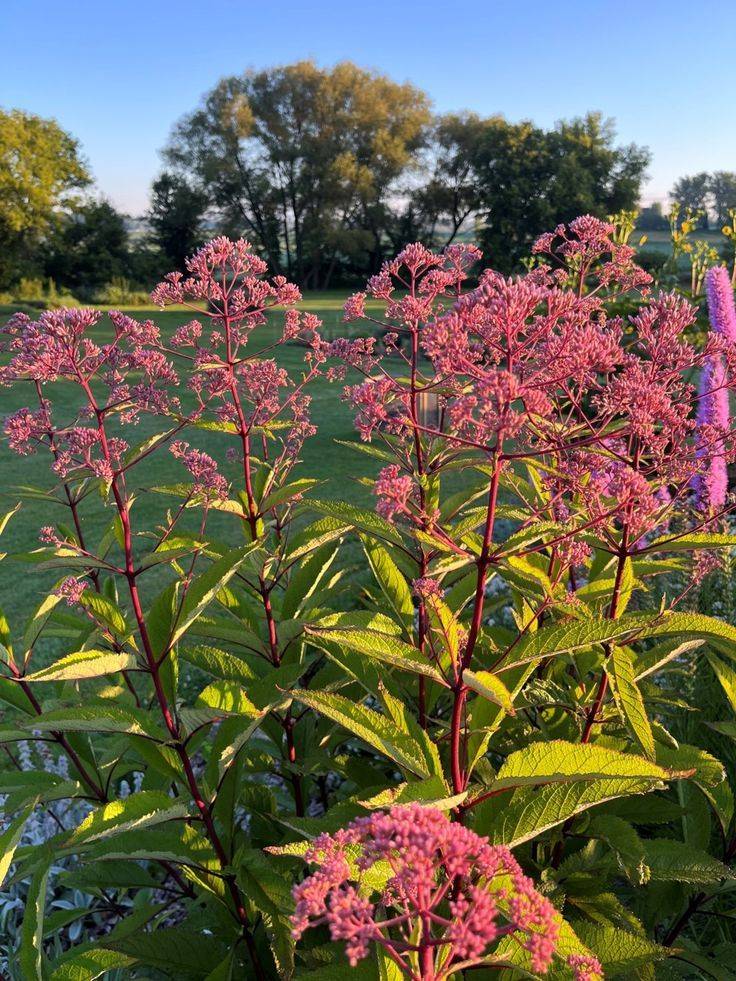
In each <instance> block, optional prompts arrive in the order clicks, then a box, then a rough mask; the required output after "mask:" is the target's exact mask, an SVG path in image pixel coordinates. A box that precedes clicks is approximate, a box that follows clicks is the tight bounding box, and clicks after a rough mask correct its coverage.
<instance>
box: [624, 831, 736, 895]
mask: <svg viewBox="0 0 736 981" xmlns="http://www.w3.org/2000/svg"><path fill="white" fill-rule="evenodd" d="M643 844H644V854H645V855H646V860H647V865H648V866H649V867H650V869H651V873H652V881H653V882H687V883H690V884H692V885H716V884H717V883H719V882H721V881H723V880H724V879H734V878H736V873H734V872H733V871H732V870H731V869H729V868H728V866H727V865H724V864H723V862H719V861H718V859H716V858H713V857H712V856H711V855H708V853H707V852H703V851H700V850H699V849H697V848H693V847H692V846H691V845H688V844H686V843H685V842H682V841H674V840H672V839H669V838H652V839H651V840H649V841H645V842H644V843H643Z"/></svg>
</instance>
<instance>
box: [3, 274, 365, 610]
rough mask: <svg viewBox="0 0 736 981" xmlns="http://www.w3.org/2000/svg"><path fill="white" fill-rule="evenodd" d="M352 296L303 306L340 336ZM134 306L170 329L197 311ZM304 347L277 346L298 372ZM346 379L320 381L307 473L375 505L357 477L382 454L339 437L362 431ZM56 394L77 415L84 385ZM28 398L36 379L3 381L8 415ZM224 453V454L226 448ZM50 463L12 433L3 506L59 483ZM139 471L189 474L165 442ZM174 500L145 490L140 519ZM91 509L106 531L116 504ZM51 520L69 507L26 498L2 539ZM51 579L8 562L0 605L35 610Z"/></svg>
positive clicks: (96, 527)
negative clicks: (356, 449) (30, 487)
mask: <svg viewBox="0 0 736 981" xmlns="http://www.w3.org/2000/svg"><path fill="white" fill-rule="evenodd" d="M344 299H345V294H344V293H338V292H335V293H334V294H333V293H328V294H325V295H319V296H318V297H310V296H307V298H306V299H305V300H304V301H303V303H302V304H301V307H302V308H303V309H309V310H310V311H313V312H314V313H316V314H318V315H319V316H320V317H321V318H322V319H323V321H324V324H325V332H326V334H327V335H328V336H330V337H335V336H339V335H345V334H349V333H350V332H351V325H349V324H343V323H341V318H342V304H343V302H344ZM9 312H10V311H9V310H8V309H7V308H0V321H1V322H4V321H5V319H7V315H8V313H9ZM126 312H127V313H129V314H130V315H131V316H133V317H138V318H145V317H146V316H150V317H151V318H152V319H155V320H156V322H157V323H158V324H159V325H160V327H161V328H162V331H163V332H164V334H166V335H170V334H171V333H172V332H173V330H174V329H175V328H176V327H178V326H179V325H180V324H182V323H185V322H186V321H187V320H190V319H191V317H192V314H191V312H187V311H184V310H172V311H169V310H167V311H166V312H164V313H162V312H161V311H160V310H158V308H154V307H151V308H150V310H147V309H146V308H141V307H136V308H134V309H129V310H126ZM282 317H283V313H280V314H279V313H276V314H274V315H273V316H272V317H271V319H270V322H269V324H268V325H267V326H264V327H263V328H259V334H260V337H261V338H262V340H263V342H264V344H267V343H269V342H270V341H273V340H275V339H276V337H277V332H278V333H280V329H281V327H280V324H281V318H282ZM98 337H99V338H100V339H101V337H102V332H101V331H100V332H98ZM258 346H259V347H260V346H261V345H260V344H259V345H258ZM303 355H304V349H303V348H301V347H299V346H297V345H293V344H289V345H285V346H283V347H281V348H279V349H278V350H277V352H276V358H277V360H278V361H279V363H280V364H282V365H283V366H284V367H285V368H287V369H290V370H291V371H294V372H296V371H298V370H299V366H300V364H301V362H302V359H303ZM269 356H270V355H269ZM356 378H357V376H356ZM342 387H343V386H342V383H336V384H330V383H328V382H326V381H322V380H319V381H318V382H317V383H316V384H315V385H314V386H313V387H312V400H313V402H312V415H313V419H314V421H315V422H316V424H317V426H318V427H319V432H318V435H317V436H315V437H314V438H313V439H311V440H309V441H308V442H307V443H306V445H305V447H304V453H303V463H302V465H301V468H300V469H301V471H302V472H303V473H304V474H309V476H310V477H317V478H319V479H320V480H323V481H324V485H323V486H322V487H320V488H318V491H317V493H318V494H319V495H320V496H324V497H333V498H341V499H343V500H351V501H356V502H357V501H360V502H362V503H364V504H367V505H368V506H372V503H371V495H370V492H369V491H368V490H367V489H366V488H365V487H363V486H361V485H360V484H359V483H357V479H358V478H360V477H362V476H368V475H370V474H373V473H375V470H376V467H375V464H376V461H375V460H372V459H371V458H370V457H367V456H365V455H364V454H360V453H353V452H350V451H348V450H346V449H345V448H343V447H341V446H339V445H338V444H337V443H336V440H354V439H355V438H356V434H355V430H354V428H353V424H352V413H351V411H350V409H349V408H348V407H347V406H346V405H345V404H344V403H343V402H342V400H341V397H340V396H341V393H342ZM49 394H50V396H51V397H52V399H53V401H54V403H55V405H56V407H57V418H59V419H60V420H61V419H63V420H64V421H65V422H69V421H71V420H72V418H73V417H74V414H75V411H76V409H75V397H76V390H75V389H74V388H73V387H72V386H69V385H54V386H49ZM25 405H30V406H33V393H32V391H31V389H30V386H29V387H28V388H26V387H25V386H20V387H18V388H14V389H5V388H0V418H1V417H4V416H6V415H7V414H8V413H10V412H13V411H15V410H16V409H18V408H20V407H22V406H25ZM159 425H160V420H156V419H152V418H150V417H147V416H145V415H144V416H141V419H140V422H139V423H138V424H137V425H136V426H135V427H131V426H128V427H127V428H126V430H125V432H124V433H123V435H124V437H125V438H126V439H127V441H128V442H129V443H130V444H131V445H135V444H137V443H139V442H142V441H143V440H144V439H146V437H147V436H149V435H152V434H153V433H154V432H156V431H157V429H158V426H159ZM187 438H188V439H189V440H190V441H191V442H192V443H195V444H196V445H199V446H200V448H202V449H206V448H208V447H209V448H210V449H213V448H214V446H215V443H216V442H217V439H218V437H214V439H213V437H212V436H211V435H208V436H207V437H204V438H202V437H201V436H200V438H197V437H194V436H191V435H190V436H188V437H187ZM221 449H222V447H221ZM219 455H220V456H222V457H223V458H224V453H222V454H219ZM48 464H49V460H48V458H47V457H46V456H44V455H43V454H38V455H35V456H26V457H22V456H18V455H17V454H15V453H12V452H10V451H9V450H8V448H7V445H6V444H5V441H4V440H0V468H1V469H0V472H1V473H2V485H0V511H2V512H5V511H6V510H8V509H9V508H10V507H12V506H13V505H14V504H15V502H16V501H17V499H18V498H17V493H16V492H15V491H14V487H15V486H17V485H27V484H37V485H39V486H41V487H44V488H50V487H52V486H53V484H54V480H53V475H52V474H51V473H50V471H49V468H48ZM223 469H224V470H225V472H226V473H228V474H229V475H231V476H234V470H233V472H232V474H230V472H229V471H230V469H232V468H228V467H227V466H225V467H224V468H223ZM137 473H138V476H137V478H136V479H137V480H138V481H140V480H141V479H142V482H143V483H144V484H145V485H146V487H154V486H156V485H159V484H166V483H172V482H175V481H177V480H182V479H183V478H184V474H185V472H184V471H183V469H182V468H181V467H180V465H178V464H177V462H176V461H175V460H174V459H173V458H172V457H171V455H170V454H169V453H168V452H167V451H165V450H164V451H160V452H159V453H158V454H155V455H152V456H151V457H149V458H148V460H147V461H146V462H145V464H142V465H141V469H140V471H139V472H137ZM173 503H174V499H173V498H165V497H162V496H161V495H158V494H150V493H143V494H142V495H141V496H140V497H139V499H138V501H137V502H136V504H135V519H136V524H137V526H138V527H143V526H145V527H148V528H150V527H151V526H152V525H153V523H154V522H155V520H156V518H157V517H158V516H161V515H162V514H163V512H164V510H165V508H166V507H167V506H171V505H172V504H173ZM88 510H89V514H90V522H91V524H90V527H91V528H92V531H93V533H94V534H101V532H102V528H103V527H104V525H105V524H106V522H107V521H108V520H109V512H108V513H105V511H104V510H103V509H101V508H100V507H99V506H97V504H96V503H95V504H92V503H90V507H89V509H88ZM51 520H59V521H65V520H67V517H66V513H65V512H63V511H62V509H61V508H59V514H58V515H51V514H50V513H49V508H48V505H47V504H43V503H41V504H39V503H38V502H35V501H26V502H24V504H23V508H22V511H21V512H20V514H18V515H16V516H15V517H14V518H13V519H12V521H11V522H10V523H9V525H8V527H7V529H6V531H5V533H4V535H3V537H2V539H1V540H0V552H7V553H11V554H12V553H13V552H18V551H28V550H31V549H32V548H35V547H36V546H37V543H38V542H37V539H38V529H39V527H40V526H41V525H44V524H48V523H49V522H50V521H51ZM217 531H218V534H222V535H223V536H225V537H230V536H235V535H237V534H239V532H238V529H237V528H236V527H235V526H234V524H233V522H230V521H226V522H224V523H223V522H220V523H219V526H218V527H217ZM93 537H94V535H93ZM5 561H6V563H7V562H8V560H5ZM49 581H53V577H52V578H51V580H49V577H48V576H39V575H38V573H37V572H36V571H35V570H34V569H33V567H32V566H27V565H20V564H15V563H13V566H12V572H11V570H10V569H9V568H8V566H7V565H6V568H5V570H4V574H3V576H2V577H0V584H1V585H0V608H3V609H5V610H6V612H8V613H11V612H13V611H15V612H19V613H22V612H28V610H29V609H30V607H31V605H32V604H33V603H34V602H38V600H39V599H40V597H41V595H42V593H43V590H44V588H45V587H46V586H48V584H49Z"/></svg>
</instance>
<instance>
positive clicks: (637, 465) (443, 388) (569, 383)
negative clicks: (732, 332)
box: [346, 216, 736, 563]
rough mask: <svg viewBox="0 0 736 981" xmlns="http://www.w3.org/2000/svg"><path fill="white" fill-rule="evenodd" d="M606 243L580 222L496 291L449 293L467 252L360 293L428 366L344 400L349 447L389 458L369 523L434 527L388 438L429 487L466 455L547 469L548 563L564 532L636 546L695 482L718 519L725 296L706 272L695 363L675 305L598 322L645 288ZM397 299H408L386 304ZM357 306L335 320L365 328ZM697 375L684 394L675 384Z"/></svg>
mask: <svg viewBox="0 0 736 981" xmlns="http://www.w3.org/2000/svg"><path fill="white" fill-rule="evenodd" d="M613 231H614V228H613V226H612V225H610V224H609V223H606V222H601V221H599V220H598V219H595V218H591V217H590V216H584V217H583V218H580V219H577V220H576V221H574V222H572V223H571V224H570V226H560V227H558V228H557V229H556V230H555V232H554V233H550V234H549V235H547V236H543V237H542V238H541V239H540V240H539V241H538V243H537V245H536V246H535V251H536V252H538V253H540V254H542V253H547V254H548V255H549V256H550V257H551V258H552V259H554V260H556V261H558V264H559V265H558V268H556V269H552V268H551V267H550V266H545V265H541V266H540V267H538V268H536V269H534V270H532V271H531V272H530V273H529V274H527V275H525V276H521V277H513V278H508V279H507V278H504V277H502V276H500V275H499V274H498V273H496V272H494V271H492V270H487V271H486V272H484V273H483V274H482V275H481V277H480V282H479V285H478V287H477V288H476V289H474V290H471V291H470V292H468V293H466V294H464V295H460V289H461V286H462V282H463V279H464V277H465V273H464V271H463V270H464V269H466V268H467V265H468V262H469V261H470V260H471V259H474V258H475V254H474V253H471V254H466V255H465V256H464V257H463V260H462V261H460V260H458V259H457V257H456V261H455V262H450V261H449V260H448V258H447V256H446V255H433V254H431V253H429V252H427V250H422V249H421V248H420V247H412V249H411V250H409V249H407V250H404V252H403V253H402V254H401V255H400V256H399V257H397V259H396V260H395V261H394V262H393V263H388V264H387V265H386V266H385V268H384V270H383V271H382V272H381V274H380V275H379V276H378V277H374V278H373V279H372V280H371V281H370V282H369V284H368V293H369V294H370V295H371V296H372V297H374V298H375V299H383V300H384V301H385V303H386V309H385V315H384V318H382V319H380V320H379V321H378V322H380V323H381V324H382V325H383V326H384V327H386V328H388V329H394V330H396V331H397V332H398V333H405V334H409V335H410V337H414V338H416V343H418V345H419V346H420V348H421V350H423V352H424V354H425V355H426V357H427V359H428V361H429V365H430V368H429V370H428V369H427V366H426V365H427V362H424V363H423V364H422V365H420V367H419V369H417V370H415V371H414V373H413V375H412V380H411V384H410V383H409V382H407V381H406V380H402V379H400V378H396V377H394V376H393V373H391V374H389V373H388V372H387V371H385V370H383V367H382V366H381V370H380V371H378V372H376V371H373V372H371V373H368V372H366V374H367V377H366V379H365V380H364V381H363V382H361V383H360V384H358V385H354V386H352V387H351V388H349V389H347V391H346V396H347V398H348V399H349V400H350V401H351V402H352V403H353V405H354V406H355V408H356V410H357V416H356V426H357V428H358V430H359V432H360V434H361V436H362V438H363V439H364V440H371V439H374V438H375V437H379V438H381V439H382V440H383V441H384V442H385V443H386V445H387V447H388V448H389V450H390V452H391V453H393V454H394V455H395V456H396V458H397V459H396V463H395V464H391V465H390V466H388V467H385V468H384V469H383V471H382V472H381V474H380V475H379V479H378V482H377V484H376V487H375V492H376V495H377V497H378V502H379V503H378V508H379V511H380V513H381V514H382V515H383V516H384V517H387V518H389V520H399V519H403V520H408V521H410V522H411V523H413V524H415V525H417V526H419V527H423V528H424V529H425V530H426V529H428V528H429V527H430V526H431V525H432V523H433V521H434V517H435V516H434V515H433V514H432V513H430V512H428V511H426V510H425V511H424V512H423V513H422V507H423V503H422V495H421V492H420V490H419V488H420V486H421V481H419V480H418V477H419V474H418V473H417V467H416V460H415V459H414V458H413V457H415V456H416V453H415V454H414V455H413V457H412V456H410V454H409V453H408V446H409V443H410V441H409V440H406V439H403V440H402V439H399V438H397V437H405V436H409V435H411V434H412V433H413V434H414V437H415V442H417V441H418V443H417V445H419V446H420V447H423V455H424V456H425V457H426V458H431V459H432V460H433V463H432V470H433V472H435V473H437V474H439V472H440V471H441V470H442V468H443V466H444V465H446V464H447V463H451V462H452V461H453V459H454V457H455V456H456V455H457V454H458V453H460V452H462V451H463V449H464V448H465V447H470V448H474V449H476V450H477V451H479V452H481V453H483V454H486V455H487V456H488V458H489V460H493V461H496V463H497V464H498V465H499V466H500V467H503V465H504V457H507V459H508V460H509V461H510V460H512V459H513V460H518V459H524V458H528V459H530V460H538V461H539V462H540V463H541V464H542V465H544V466H545V469H547V468H550V471H549V472H550V476H549V477H548V478H547V483H548V487H549V492H550V494H551V495H552V497H553V500H554V501H555V509H556V511H557V514H558V515H559V514H561V513H563V512H564V514H565V522H564V523H565V525H566V530H562V531H561V540H560V542H559V547H558V550H557V557H558V559H560V560H561V561H562V562H563V563H564V562H565V561H575V562H579V561H580V560H581V559H582V558H583V557H584V555H585V552H586V546H585V545H584V544H582V543H579V544H576V543H575V542H574V541H573V540H572V539H574V537H575V532H574V530H573V529H574V528H575V527H578V528H580V529H581V530H584V531H587V530H588V529H590V528H595V530H596V532H597V533H598V534H601V535H603V536H604V537H606V538H608V539H609V540H610V543H611V547H612V548H613V549H616V548H618V542H619V540H620V536H621V533H622V531H623V529H625V534H626V536H627V540H628V542H629V543H632V544H634V545H635V544H636V543H637V542H640V543H641V546H642V547H644V546H645V545H646V542H647V539H646V535H647V532H648V531H651V530H652V529H653V528H655V527H661V526H662V525H663V524H664V523H665V522H666V521H667V520H668V518H669V515H670V513H671V512H672V511H673V509H675V508H680V509H682V508H683V507H684V506H686V505H687V501H688V488H689V487H690V486H692V485H693V484H694V483H696V482H698V481H699V479H700V475H701V473H702V474H703V475H704V480H705V483H707V482H708V481H709V480H710V481H711V483H712V484H713V486H712V487H711V488H710V489H709V490H708V492H707V496H708V499H709V505H708V506H709V508H710V510H711V512H715V511H717V510H718V509H719V508H721V509H722V508H723V506H724V504H725V496H724V495H725V467H726V464H727V462H728V461H730V460H732V459H734V456H735V454H736V444H735V442H734V434H733V433H732V432H731V431H730V429H729V424H728V419H727V417H726V415H725V414H724V407H727V399H728V388H729V387H733V378H734V367H735V366H736V350H734V349H733V348H732V347H729V344H728V342H727V340H726V334H727V330H728V329H729V328H728V324H730V323H731V315H730V314H729V309H730V308H729V306H728V300H729V297H728V296H727V295H726V293H727V292H728V293H730V292H731V288H730V285H728V284H727V285H728V291H726V290H724V288H723V286H724V284H723V283H722V282H721V280H722V278H723V277H722V276H720V275H719V271H718V270H714V271H713V272H712V273H711V275H710V277H709V284H710V285H709V290H710V292H709V296H711V295H712V296H714V297H716V299H713V300H712V301H711V302H712V304H716V305H717V315H714V316H713V326H714V333H713V334H711V335H710V336H709V338H708V340H707V343H706V345H705V347H704V349H703V350H702V351H696V350H695V349H694V348H693V347H692V346H691V345H690V344H689V343H687V342H686V341H685V340H684V336H683V335H684V333H685V332H686V331H687V329H688V328H689V327H690V326H691V325H692V324H693V323H694V320H695V316H696V311H695V309H694V308H693V307H692V305H691V304H689V303H688V302H687V301H686V300H685V299H684V298H682V297H680V296H678V295H675V294H671V295H670V294H660V295H658V296H655V297H653V298H652V299H650V300H649V301H648V302H646V303H645V304H644V305H643V306H641V307H640V309H639V310H638V312H637V314H636V315H635V316H633V317H632V318H631V319H630V321H629V322H628V323H626V322H625V321H623V320H622V319H621V318H609V317H608V316H607V313H606V301H607V298H609V297H610V296H612V295H615V294H617V293H620V292H622V291H627V290H630V289H631V288H634V287H636V288H639V289H641V288H645V287H646V286H647V284H648V283H649V281H650V277H649V276H648V275H647V274H646V273H644V272H643V271H642V270H640V269H639V268H638V267H637V266H636V265H635V264H634V262H633V251H632V250H631V249H630V248H629V247H628V246H621V245H619V244H617V243H615V242H614V241H613V240H612V238H611V235H612V233H613ZM448 267H449V271H448ZM726 279H727V277H726ZM398 289H403V290H404V291H406V290H408V295H407V296H403V297H402V298H401V299H395V291H396V290H398ZM363 297H364V295H363V294H357V295H356V297H353V298H352V299H351V300H350V301H349V303H348V304H347V306H346V318H349V319H352V318H354V317H356V316H360V315H361V314H363V315H364V316H365V314H364V306H363V299H362V298H363ZM731 302H732V301H731ZM368 319H374V318H368ZM402 357H405V359H408V355H403V354H402ZM717 365H720V367H718V369H717V370H716V366H717ZM704 366H705V369H706V370H705V371H703V372H702V379H703V384H702V386H701V391H700V393H698V392H696V390H695V388H694V386H692V385H691V384H689V383H688V381H687V380H686V377H687V375H688V374H689V373H692V372H693V370H695V371H700V369H701V368H703V367H704ZM427 397H431V398H434V399H435V401H436V403H437V406H438V411H437V413H436V415H435V418H434V419H433V420H430V421H425V420H424V419H423V418H422V414H421V409H420V408H418V406H419V405H420V403H421V400H422V398H425V399H426V398H427ZM698 410H699V421H700V425H699V427H698V431H697V438H695V425H696V413H697V412H698ZM420 453H421V450H420ZM711 460H712V461H714V463H713V467H712V468H711V467H710V466H709V461H711ZM711 470H712V475H711V476H709V473H710V472H711ZM420 472H421V468H420ZM718 472H720V474H721V476H720V477H718V479H716V477H717V473H718ZM552 474H554V476H552ZM412 484H413V488H412ZM704 486H705V484H704ZM563 504H564V507H563V506H562V505H563ZM535 517H536V518H538V517H539V515H536V516H535Z"/></svg>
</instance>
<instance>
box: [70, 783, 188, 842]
mask: <svg viewBox="0 0 736 981" xmlns="http://www.w3.org/2000/svg"><path fill="white" fill-rule="evenodd" d="M187 814H188V809H187V806H186V804H184V803H183V802H181V801H173V800H172V798H171V797H169V796H168V794H164V793H163V792H162V791H160V790H141V791H139V792H138V793H137V794H131V795H130V796H129V797H125V798H123V799H122V800H114V801H111V802H110V803H109V804H103V805H101V806H100V807H98V808H96V809H95V810H94V811H92V812H91V813H90V814H88V815H87V817H86V818H85V819H84V821H82V823H81V824H80V825H79V826H78V827H77V828H76V829H75V830H74V831H73V832H72V834H71V835H70V836H69V838H67V840H66V842H65V846H66V847H69V846H75V847H76V846H77V845H81V844H89V843H90V842H93V841H97V840H98V838H109V837H111V836H112V835H118V834H122V833H123V832H124V831H136V830H137V831H140V830H141V828H150V827H153V826H154V825H156V824H163V823H164V822H166V821H173V820H175V819H177V818H184V817H186V816H187Z"/></svg>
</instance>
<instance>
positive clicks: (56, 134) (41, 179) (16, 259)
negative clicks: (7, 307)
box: [0, 109, 90, 287]
mask: <svg viewBox="0 0 736 981" xmlns="http://www.w3.org/2000/svg"><path fill="white" fill-rule="evenodd" d="M89 182H90V176H89V173H88V171H87V167H86V165H85V163H84V161H83V160H82V158H81V156H80V151H79V144H78V143H77V141H76V140H75V139H74V138H73V137H72V136H70V135H69V134H68V133H66V132H65V131H64V130H63V129H61V127H60V126H59V125H58V124H57V123H56V122H55V121H54V120H53V119H42V118H41V117H40V116H36V115H33V114H32V113H29V112H23V111H21V110H20V109H11V110H10V111H4V110H0V287H5V286H8V285H9V284H11V283H12V282H13V281H14V280H16V279H17V278H18V277H19V276H20V275H22V274H23V273H24V272H29V271H35V270H34V260H35V257H36V255H37V250H38V246H39V243H40V242H41V241H42V240H43V239H44V238H45V237H46V236H47V235H48V234H49V233H50V232H51V231H52V230H53V228H54V227H55V225H56V223H57V222H58V220H59V217H60V214H61V213H62V212H63V211H65V210H67V209H69V208H70V207H72V206H73V205H74V204H75V192H77V191H78V190H79V189H80V188H83V187H85V186H86V185H87V184H89Z"/></svg>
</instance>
